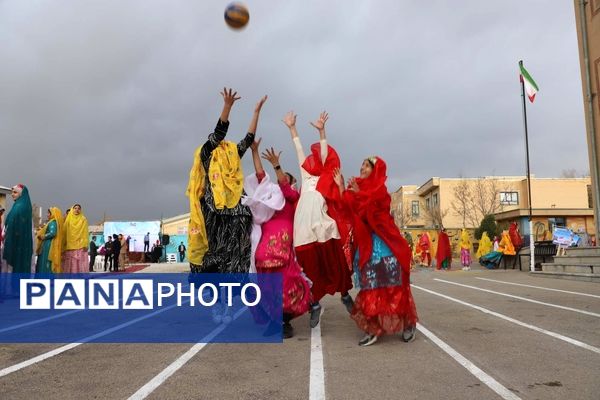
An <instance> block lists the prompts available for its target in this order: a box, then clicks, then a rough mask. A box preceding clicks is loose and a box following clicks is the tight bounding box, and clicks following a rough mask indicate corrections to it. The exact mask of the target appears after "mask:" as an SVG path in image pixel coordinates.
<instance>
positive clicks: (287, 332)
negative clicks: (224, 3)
mask: <svg viewBox="0 0 600 400" xmlns="http://www.w3.org/2000/svg"><path fill="white" fill-rule="evenodd" d="M292 337H294V327H293V326H292V324H290V323H289V322H284V323H283V338H284V339H290V338H292Z"/></svg>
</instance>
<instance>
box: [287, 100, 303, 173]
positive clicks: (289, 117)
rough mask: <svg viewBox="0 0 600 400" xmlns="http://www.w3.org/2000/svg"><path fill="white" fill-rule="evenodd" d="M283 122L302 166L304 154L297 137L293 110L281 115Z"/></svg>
mask: <svg viewBox="0 0 600 400" xmlns="http://www.w3.org/2000/svg"><path fill="white" fill-rule="evenodd" d="M282 121H283V123H284V124H285V125H286V126H287V127H288V129H289V130H290V135H291V136H292V142H294V147H295V148H296V155H297V156H298V163H300V166H302V163H304V160H305V159H306V156H305V155H304V149H303V148H302V143H301V142H300V138H299V137H298V130H297V129H296V114H294V112H293V111H290V112H288V113H287V114H285V116H284V117H283V120H282Z"/></svg>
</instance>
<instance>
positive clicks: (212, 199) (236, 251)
mask: <svg viewBox="0 0 600 400" xmlns="http://www.w3.org/2000/svg"><path fill="white" fill-rule="evenodd" d="M228 127H229V122H223V121H221V120H219V121H218V123H217V126H216V128H215V131H214V132H213V133H211V134H210V135H209V136H208V140H207V141H206V143H204V145H202V146H201V147H199V148H198V149H197V150H196V152H195V155H194V165H193V166H192V169H191V170H190V180H189V183H188V188H187V192H186V194H187V196H188V197H189V200H190V225H189V229H188V243H189V246H188V247H189V249H188V250H189V252H188V258H189V260H190V269H191V271H192V272H219V273H247V272H248V271H249V268H250V253H251V244H250V232H251V228H252V214H251V213H250V209H249V208H248V207H247V206H244V205H243V204H242V203H241V202H240V200H241V197H242V194H243V184H244V182H243V172H242V166H241V158H242V157H243V156H244V153H246V150H247V149H248V147H250V145H251V144H252V143H253V142H254V133H250V132H249V133H248V134H246V137H245V138H244V139H242V140H241V141H240V142H239V143H238V144H237V145H236V144H235V143H232V142H229V141H226V140H224V139H225V135H226V134H227V129H228Z"/></svg>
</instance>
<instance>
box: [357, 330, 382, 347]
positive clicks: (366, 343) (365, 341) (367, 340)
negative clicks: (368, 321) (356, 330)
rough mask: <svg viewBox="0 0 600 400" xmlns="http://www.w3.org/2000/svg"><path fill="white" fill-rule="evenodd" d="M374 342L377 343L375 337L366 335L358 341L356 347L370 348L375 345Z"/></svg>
mask: <svg viewBox="0 0 600 400" xmlns="http://www.w3.org/2000/svg"><path fill="white" fill-rule="evenodd" d="M376 341H377V336H375V335H371V334H368V333H367V334H366V335H365V336H364V337H363V338H362V339H360V341H359V342H358V345H359V346H361V347H365V346H370V345H372V344H373V343H375V342H376Z"/></svg>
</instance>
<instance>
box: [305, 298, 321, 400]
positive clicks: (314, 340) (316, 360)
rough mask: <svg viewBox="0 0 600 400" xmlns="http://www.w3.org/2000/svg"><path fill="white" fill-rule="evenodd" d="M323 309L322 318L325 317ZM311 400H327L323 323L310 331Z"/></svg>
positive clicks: (309, 397) (309, 396)
mask: <svg viewBox="0 0 600 400" xmlns="http://www.w3.org/2000/svg"><path fill="white" fill-rule="evenodd" d="M323 311H325V309H324V308H323V309H322V310H321V317H322V316H323ZM308 399H309V400H325V369H324V368H323V343H322V341H321V322H319V324H318V325H317V326H315V327H314V328H312V329H311V331H310V381H309V395H308Z"/></svg>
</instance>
